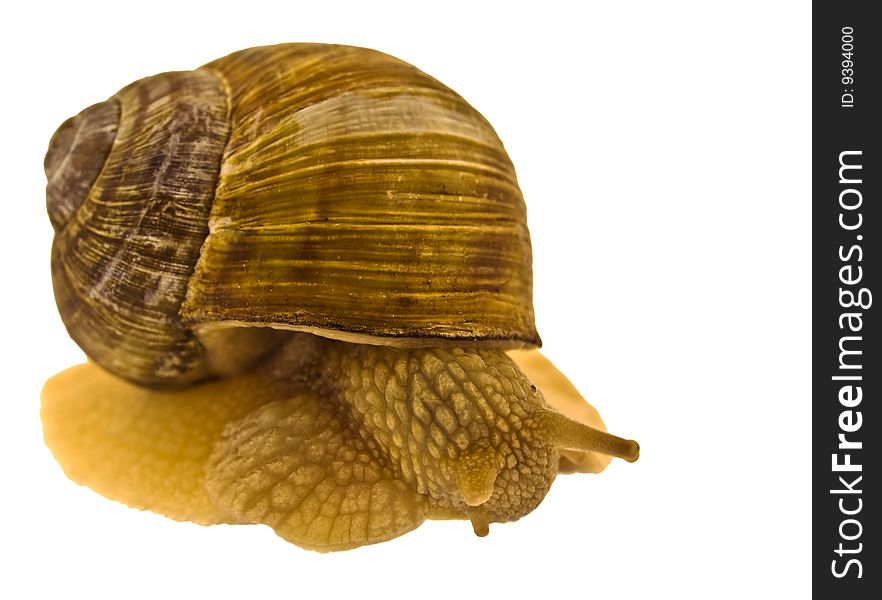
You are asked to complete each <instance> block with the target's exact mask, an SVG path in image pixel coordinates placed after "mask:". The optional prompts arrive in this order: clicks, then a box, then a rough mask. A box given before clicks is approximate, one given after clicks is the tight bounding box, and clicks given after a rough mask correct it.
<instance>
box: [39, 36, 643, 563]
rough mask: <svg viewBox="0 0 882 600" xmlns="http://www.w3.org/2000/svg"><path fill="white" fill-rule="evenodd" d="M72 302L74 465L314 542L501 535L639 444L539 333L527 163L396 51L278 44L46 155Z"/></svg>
mask: <svg viewBox="0 0 882 600" xmlns="http://www.w3.org/2000/svg"><path fill="white" fill-rule="evenodd" d="M44 166H45V171H46V176H47V188H46V198H47V209H48V213H49V218H50V221H51V223H52V226H53V228H54V231H55V237H54V241H53V245H52V255H51V263H52V280H53V286H54V291H55V297H56V301H57V305H58V309H59V313H60V315H61V318H62V321H63V322H64V325H65V327H66V328H67V331H68V333H69V334H70V336H71V338H72V339H73V340H74V341H75V342H76V343H77V344H78V345H79V346H80V347H81V348H82V350H83V351H84V352H85V354H86V355H87V357H88V358H89V361H88V362H87V363H86V364H84V365H79V366H76V367H72V368H71V369H68V370H66V371H63V372H61V373H59V374H58V375H56V376H54V377H52V378H51V379H50V380H49V381H48V382H47V383H46V385H45V387H44V389H43V393H42V409H41V416H42V420H43V427H44V438H45V441H46V443H47V445H48V446H49V448H50V450H51V451H52V452H53V454H54V456H55V457H56V459H57V460H58V462H59V463H60V464H61V466H62V468H63V469H64V471H65V472H66V474H67V475H68V476H69V477H70V478H71V479H73V480H74V481H76V482H78V483H81V484H84V485H87V486H89V487H91V488H92V489H94V490H96V491H97V492H99V493H101V494H103V495H105V496H107V497H109V498H112V499H115V500H119V501H122V502H124V503H126V504H128V505H129V506H132V507H135V508H139V509H147V510H151V511H154V512H157V513H160V514H163V515H166V516H169V517H171V518H173V519H178V520H186V521H193V522H196V523H201V524H211V523H263V524H267V525H269V526H270V527H272V528H273V529H274V530H275V531H276V533H278V534H279V535H280V536H281V537H283V538H284V539H286V540H288V541H290V542H293V543H295V544H297V545H299V546H302V547H304V548H308V549H312V550H318V551H331V550H344V549H350V548H355V547H358V546H362V545H365V544H371V543H377V542H381V541H385V540H389V539H391V538H394V537H397V536H399V535H401V534H403V533H405V532H408V531H410V530H412V529H414V528H415V527H417V526H418V525H419V524H420V523H422V522H423V521H424V520H426V519H468V520H470V521H471V523H472V526H473V529H474V531H475V533H477V534H478V535H486V534H487V532H488V529H489V526H490V524H491V523H504V522H510V521H515V520H517V519H519V518H521V517H523V516H524V515H526V514H528V513H529V512H531V511H532V510H533V509H534V508H536V506H537V505H538V504H539V503H540V502H541V501H542V499H543V498H544V497H545V494H546V493H547V492H548V490H549V488H550V486H551V483H552V482H553V480H554V478H555V477H556V475H557V474H558V473H559V472H599V471H601V470H603V468H605V467H606V465H607V464H608V463H609V461H610V460H611V457H620V458H623V459H625V460H627V461H634V460H636V459H637V457H638V454H639V447H638V445H637V443H636V442H634V441H633V440H626V439H623V438H619V437H617V436H614V435H611V434H609V433H606V431H605V427H604V425H603V422H602V421H601V420H600V417H599V415H598V414H597V412H596V411H595V410H594V409H593V408H592V407H591V406H590V405H589V404H587V402H585V401H584V399H583V398H582V397H581V396H580V395H579V393H578V392H577V391H576V390H575V388H574V387H573V386H572V384H570V383H569V381H568V380H567V379H566V378H565V377H564V376H563V375H562V374H561V373H560V372H558V371H557V370H556V369H555V368H554V367H553V365H551V363H550V362H549V361H547V359H545V358H544V357H543V356H542V355H540V354H539V353H538V351H537V350H536V348H538V347H539V346H540V344H541V342H540V338H539V336H538V334H537V332H536V327H535V322H534V313H533V305H532V258H531V245H530V237H529V232H528V229H527V224H526V214H525V210H526V209H525V205H524V201H523V197H522V194H521V191H520V189H519V187H518V183H517V180H516V177H515V172H514V168H513V166H512V164H511V161H510V160H509V158H508V155H507V154H506V152H505V149H504V148H503V146H502V143H501V142H500V140H499V138H498V136H497V135H496V133H495V132H494V130H493V128H492V127H491V126H490V124H489V123H488V122H487V121H486V120H485V119H484V117H483V116H481V115H480V114H479V113H478V112H477V111H476V110H475V109H474V108H472V107H471V106H470V105H469V104H467V103H466V102H465V101H464V100H463V99H462V98H461V97H460V96H458V95H457V94H455V93H454V92H453V91H451V90H450V89H448V88H447V87H445V86H444V85H442V84H441V83H439V82H438V81H436V80H435V79H433V78H431V77H429V76H428V75H426V74H424V73H423V72H421V71H420V70H418V69H417V68H415V67H413V66H411V65H409V64H407V63H405V62H403V61H401V60H398V59H396V58H393V57H391V56H388V55H386V54H383V53H380V52H377V51H374V50H368V49H364V48H355V47H348V46H339V45H322V44H282V45H277V46H268V47H259V48H251V49H247V50H242V51H239V52H235V53H233V54H231V55H229V56H226V57H224V58H221V59H218V60H216V61H214V62H211V63H209V64H207V65H205V66H203V67H200V68H198V69H196V70H193V71H182V72H171V73H163V74H160V75H156V76H153V77H148V78H145V79H141V80H139V81H136V82H135V83H132V84H130V85H128V86H127V87H125V88H123V89H122V90H120V91H119V92H118V93H117V94H116V95H114V96H113V97H111V98H110V99H109V100H107V101H104V102H101V103H98V104H95V105H93V106H91V107H89V108H86V109H85V110H83V111H82V112H81V113H79V114H78V115H77V116H75V117H73V118H71V119H69V120H67V121H66V122H64V123H63V124H62V125H61V127H60V128H59V129H58V131H57V132H56V133H55V135H54V136H53V138H52V140H51V141H50V144H49V149H48V151H47V154H46V158H45V163H44Z"/></svg>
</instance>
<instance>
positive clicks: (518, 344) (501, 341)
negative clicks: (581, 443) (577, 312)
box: [193, 321, 542, 350]
mask: <svg viewBox="0 0 882 600" xmlns="http://www.w3.org/2000/svg"><path fill="white" fill-rule="evenodd" d="M235 327H249V328H254V327H268V328H271V329H277V330H284V331H291V332H299V333H310V334H312V335H316V336H319V337H323V338H328V339H332V340H337V341H340V342H348V343H352V344H364V345H368V346H389V347H394V348H429V347H445V346H470V347H481V348H498V349H501V350H517V349H536V348H541V347H542V340H541V338H540V337H539V334H538V333H536V331H535V329H534V330H533V331H531V332H529V333H528V335H524V334H521V333H518V334H515V333H511V332H509V333H503V332H500V333H496V334H486V335H474V334H468V333H451V332H449V331H447V332H432V333H426V332H414V331H408V332H385V331H384V332H377V331H368V330H353V329H342V328H332V327H321V326H316V325H306V324H301V325H298V324H291V323H281V322H279V323H275V322H274V323H252V322H247V321H207V322H202V323H198V324H195V325H193V330H194V332H195V333H196V335H197V337H198V338H202V337H205V336H207V335H210V334H212V333H215V332H217V331H218V330H222V329H227V328H235Z"/></svg>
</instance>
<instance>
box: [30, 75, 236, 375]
mask: <svg viewBox="0 0 882 600" xmlns="http://www.w3.org/2000/svg"><path fill="white" fill-rule="evenodd" d="M117 104H118V105H119V112H120V117H119V128H118V131H117V132H116V139H115V141H114V142H113V148H112V151H111V152H110V153H109V155H108V156H107V159H106V161H104V163H103V168H102V169H101V173H100V175H98V176H97V178H96V179H95V182H94V184H93V185H92V186H91V188H90V189H89V190H88V191H87V193H86V194H85V198H84V199H83V201H82V203H81V206H79V209H78V210H77V211H76V213H74V214H72V217H71V218H70V220H69V221H68V222H67V224H66V225H65V226H64V227H63V229H61V230H59V231H57V233H56V237H55V241H54V243H53V249H52V270H53V282H54V286H55V294H56V301H57V303H58V307H59V312H60V313H61V315H62V319H63V320H64V323H65V325H66V326H67V329H68V332H69V333H70V335H71V337H72V338H73V339H74V341H76V342H77V343H78V344H79V345H80V347H81V348H83V350H84V351H85V352H86V354H87V355H89V356H90V357H91V358H92V359H93V360H95V361H97V362H98V363H99V364H101V365H102V366H103V367H105V368H106V369H108V370H109V371H111V372H114V373H116V374H118V375H122V376H124V377H126V378H128V379H130V380H134V381H136V382H138V383H142V384H146V385H168V384H173V385H179V384H181V383H187V382H190V381H195V380H198V379H202V378H204V377H206V376H207V375H208V365H207V364H206V360H205V359H204V357H203V356H202V355H203V354H204V350H203V348H202V346H201V344H200V343H199V341H198V340H196V339H195V337H194V336H193V334H192V333H191V332H190V331H188V330H187V329H186V328H184V327H183V326H182V325H181V323H180V319H179V318H178V317H177V315H178V311H179V309H180V305H181V302H182V300H183V298H184V295H185V293H186V289H187V283H188V281H189V278H190V275H191V274H192V272H193V267H194V265H195V264H196V259H197V257H198V255H199V249H200V247H201V246H202V243H203V241H204V240H205V236H206V235H207V234H208V225H207V221H208V214H209V211H210V209H211V201H212V199H213V197H214V189H215V186H216V184H217V175H218V170H219V169H220V162H221V156H222V153H223V148H224V145H225V143H226V140H227V136H228V133H229V125H228V115H227V96H226V91H225V88H224V85H223V84H222V82H221V81H220V80H219V79H218V78H217V77H216V76H214V75H212V74H210V73H207V72H197V71H191V72H177V73H164V74H161V75H157V76H154V77H150V78H148V79H143V80H141V81H138V82H136V83H134V84H132V85H130V86H128V87H126V88H124V89H123V90H121V91H120V92H119V93H118V94H117V95H116V96H114V98H113V99H112V100H111V101H109V102H107V103H104V104H103V105H99V106H116V105H117ZM87 110H88V109H87ZM87 116H88V115H87ZM79 118H80V117H77V119H79ZM87 122H88V121H87ZM67 136H68V134H67V133H66V132H65V126H64V125H63V126H62V130H61V131H60V132H59V134H57V135H56V143H53V145H52V147H50V150H49V154H48V155H47V159H46V163H47V165H48V167H51V166H52V165H54V164H55V163H56V162H57V159H56V158H54V155H55V154H57V152H56V151H55V150H54V149H53V148H54V147H55V146H58V145H59V144H60V143H61V142H57V140H59V139H60V140H61V141H63V140H64V138H65V137H67ZM51 186H52V181H51V180H50V188H49V190H50V192H51V189H52V187H51ZM49 203H50V212H51V206H52V205H53V204H54V205H57V206H60V207H66V206H68V205H69V204H72V203H73V200H65V201H53V196H52V195H51V194H50V195H49ZM64 212H66V211H64ZM56 213H57V214H63V211H61V210H57V211H56Z"/></svg>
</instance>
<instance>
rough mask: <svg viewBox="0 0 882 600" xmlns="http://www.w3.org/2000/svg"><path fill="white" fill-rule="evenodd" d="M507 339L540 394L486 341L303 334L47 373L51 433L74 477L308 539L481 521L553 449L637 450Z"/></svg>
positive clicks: (504, 512) (498, 509) (361, 540)
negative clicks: (138, 382) (222, 363)
mask: <svg viewBox="0 0 882 600" xmlns="http://www.w3.org/2000/svg"><path fill="white" fill-rule="evenodd" d="M515 357H516V358H517V360H518V362H519V363H520V364H522V365H524V366H525V368H526V370H527V372H529V373H530V374H531V375H532V376H533V378H535V379H539V380H544V381H546V382H547V384H548V389H549V394H548V398H547V399H546V398H545V397H544V396H543V393H542V391H541V390H540V389H536V388H535V386H533V385H531V384H530V381H529V379H528V378H527V376H526V375H525V374H524V372H523V371H522V370H521V369H520V368H519V367H518V363H516V362H514V361H513V360H512V358H510V357H509V356H508V355H506V354H505V353H502V352H500V351H497V350H492V349H475V348H466V349H464V348H459V347H454V348H424V349H393V348H380V347H377V346H366V345H358V344H348V343H342V342H335V341H331V340H325V339H322V338H318V337H315V336H310V335H306V334H301V335H300V336H294V337H292V338H291V339H290V341H288V342H287V343H286V344H285V345H284V346H283V347H282V348H280V349H279V351H278V352H277V353H275V354H274V355H273V356H272V357H271V358H270V359H268V360H267V361H264V362H263V363H262V364H260V365H258V366H257V367H255V368H254V369H252V370H250V371H247V372H245V373H242V374H239V375H236V376H233V377H230V378H226V379H223V380H219V381H215V382H209V383H205V384H201V385H198V386H193V387H190V388H188V389H185V390H179V391H162V390H151V389H148V388H144V387H138V386H134V385H132V384H131V383H127V382H125V381H123V380H121V379H119V378H116V377H114V376H112V375H110V374H108V373H107V372H105V371H103V370H102V369H100V368H99V367H97V366H95V365H93V364H87V365H81V366H78V367H74V368H72V369H69V370H68V371H65V372H62V373H60V374H59V375H56V376H55V377H54V378H52V379H50V380H49V382H47V384H46V387H45V388H44V390H43V408H42V418H43V423H44V435H45V439H46V443H47V445H48V446H49V447H50V448H51V449H52V451H53V453H54V454H55V457H56V458H57V460H58V461H59V463H60V464H61V465H62V466H63V467H64V469H65V472H66V473H67V474H68V476H70V477H71V478H72V479H74V480H75V481H78V482H80V483H82V484H84V485H88V486H89V487H91V488H93V489H94V490H96V491H98V492H99V493H102V494H104V495H105V496H107V497H109V498H112V499H115V500H120V501H122V502H125V503H126V504H128V505H130V506H133V507H136V508H142V509H149V510H152V511H155V512H159V513H161V514H165V515H167V516H169V517H172V518H174V519H178V520H189V521H193V522H197V523H202V524H211V523H265V524H267V525H269V526H271V527H272V528H273V529H274V530H275V531H276V533H278V534H279V535H280V536H282V537H283V538H285V539H287V540H289V541H291V542H293V543H295V544H297V545H300V546H302V547H304V548H309V549H313V550H319V551H331V550H344V549H349V548H354V547H358V546H361V545H364V544H371V543H376V542H381V541H385V540H388V539H391V538H394V537H397V536H399V535H401V534H403V533H406V532H408V531H410V530H412V529H414V528H416V527H417V526H419V524H420V523H422V522H423V521H424V520H425V519H427V518H436V519H451V518H454V519H456V518H459V519H463V518H467V519H470V520H471V521H472V524H473V527H474V530H475V532H476V533H477V534H478V535H486V533H487V532H488V527H489V524H490V523H494V522H507V521H514V520H517V519H519V518H520V517H522V516H524V515H525V514H527V513H529V512H530V511H531V510H533V509H534V508H535V507H536V506H537V505H538V504H539V502H541V501H542V499H543V498H544V496H545V494H546V493H547V491H548V489H549V487H550V486H551V483H552V482H553V480H554V478H555V475H556V474H557V472H558V468H559V465H564V464H566V465H567V466H568V470H570V471H581V472H599V471H601V470H603V468H605V467H606V465H607V464H608V463H609V460H610V455H618V456H621V457H623V458H626V459H628V460H636V458H637V454H638V448H637V445H636V443H634V442H632V441H628V440H622V439H620V438H617V437H615V436H611V435H609V434H605V433H603V428H604V427H603V423H602V421H601V420H600V418H599V416H598V415H597V413H596V411H594V410H593V409H592V408H591V407H590V406H589V405H588V404H587V403H585V401H584V400H583V399H581V398H580V397H579V396H578V394H576V395H573V393H572V392H571V391H570V388H571V386H570V384H569V382H567V381H566V378H564V377H563V376H562V375H561V374H560V373H559V372H557V371H556V370H555V369H554V368H553V367H552V366H551V364H550V363H548V362H547V361H546V360H544V359H543V358H542V357H541V356H540V355H539V354H538V352H535V351H532V352H529V353H524V354H520V355H515ZM561 390H563V391H564V392H563V393H560V391H561ZM561 413H568V414H569V415H570V416H571V417H572V419H568V418H567V417H564V416H563V414H561ZM565 448H571V449H570V450H566V449H565ZM592 449H599V450H601V452H596V451H594V450H592ZM562 454H566V456H567V458H566V460H562V457H561V455H562Z"/></svg>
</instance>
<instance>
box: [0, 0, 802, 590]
mask: <svg viewBox="0 0 882 600" xmlns="http://www.w3.org/2000/svg"><path fill="white" fill-rule="evenodd" d="M23 5H24V3H14V4H13V5H11V6H16V8H9V7H5V8H4V15H3V19H2V20H3V23H2V25H0V27H2V36H0V44H2V53H0V57H2V61H3V63H2V70H3V80H4V84H3V86H2V94H0V102H2V112H0V115H2V119H3V129H2V138H0V152H2V157H0V159H2V160H0V165H2V177H3V183H4V186H3V197H4V198H3V202H2V210H3V216H2V221H0V222H2V235H0V242H2V245H3V247H2V257H3V278H2V303H3V306H2V308H3V310H2V315H3V318H4V321H5V325H4V332H5V334H4V336H3V340H4V343H3V345H2V347H3V350H2V352H3V362H2V364H3V368H2V373H3V377H4V379H5V381H6V384H5V385H4V386H3V391H2V396H3V397H2V399H0V401H2V406H3V411H4V413H3V416H2V419H0V430H2V435H0V444H2V453H0V460H2V469H0V473H2V479H0V507H2V512H0V515H2V519H3V525H2V533H0V552H2V562H0V565H2V566H0V572H2V573H3V574H2V578H0V596H2V597H5V598H21V597H61V596H62V595H64V597H68V598H79V597H86V596H89V597H98V598H110V597H116V596H120V595H124V596H127V597H132V598H164V597H170V598H172V597H215V598H244V597H250V598H270V597H273V598H287V597H290V598H299V597H303V598H310V597H316V596H317V595H324V596H325V597H343V596H344V595H346V596H348V597H357V598H370V597H375V596H380V595H382V596H383V597H389V598H394V597H411V598H436V597H437V598H442V597H447V598H453V597H469V598H489V597H509V598H512V597H515V598H517V597H525V598H536V597H539V595H540V594H542V595H545V594H547V595H548V597H567V598H654V597H669V596H670V597H678V598H706V597H714V598H743V597H745V596H747V595H751V596H755V597H786V598H801V597H807V595H808V594H809V592H810V581H809V575H810V572H809V552H810V533H811V524H810V516H811V503H810V498H809V484H810V481H811V479H810V471H809V440H810V431H809V430H810V424H811V417H810V384H809V372H810V357H811V349H810V334H811V327H810V315H811V299H810V283H811V272H810V257H811V251H810V241H811V233H810V225H811V221H810V212H809V211H810V192H811V189H810V183H809V175H810V171H809V169H810V150H811V96H810V84H811V74H810V57H811V51H810V41H811V35H810V26H811V14H810V7H809V3H806V2H787V3H772V2H738V3H731V4H726V5H724V4H722V3H709V2H676V3H672V2H597V3H591V2H581V3H575V2H573V3H571V4H570V3H568V4H564V3H555V2H549V1H545V2H541V3H537V4H535V5H533V6H531V7H530V8H524V7H520V6H518V5H517V4H516V3H513V2H509V3H505V4H503V3H498V4H495V5H491V3H486V2H481V3H479V2H477V1H472V2H467V3H458V2H449V1H445V2H433V3H417V2H403V3H382V2H360V3H355V2H353V3H348V4H342V3H333V2H318V1H314V2H308V3H306V2H296V3H295V2H284V3H279V4H275V5H273V4H269V3H264V2H259V1H257V0H241V1H240V2H236V3H231V4H229V5H227V4H225V3H221V2H212V3H210V4H209V5H206V6H203V7H197V6H196V5H195V4H190V3H185V2H183V1H178V2H172V3H165V2H139V3H137V4H131V5H129V4H128V3H124V2H117V3H114V4H112V5H108V6H107V7H104V8H100V7H97V6H86V3H82V2H77V3H73V2H70V3H65V4H64V5H61V6H55V7H53V6H37V5H36V4H28V6H29V8H21V7H22V6H23ZM286 41H320V42H336V43H348V44H355V45H362V46H368V47H373V48H377V49H379V50H383V51H385V52H387V53H390V54H393V55H395V56H398V57H400V58H402V59H404V60H407V61H408V62H411V63H413V64H415V65H417V66H418V67H420V68H421V69H423V70H424V71H426V72H428V73H430V74H431V75H433V76H435V77H436V78H438V79H440V80H441V81H443V82H444V83H446V84H447V85H449V86H450V87H452V88H453V89H455V90H457V91H458V92H459V93H460V94H462V95H463V96H464V97H465V98H466V99H467V100H469V101H470V102H471V103H472V104H473V105H474V106H475V107H476V108H477V109H478V110H480V111H481V112H482V113H483V114H484V115H485V116H486V117H487V118H488V119H489V120H490V122H491V123H493V125H494V126H495V128H496V129H497V131H498V133H499V135H500V137H501V138H502V140H503V141H504V143H505V145H506V147H507V149H508V151H509V153H510V155H511V157H512V160H513V161H514V164H515V166H516V167H517V170H518V176H519V180H520V183H521V187H522V189H523V192H524V196H525V198H526V201H527V207H528V214H529V225H530V230H531V233H532V238H533V252H534V257H535V264H534V273H535V306H536V312H537V321H538V327H539V332H540V334H541V335H542V337H543V339H544V342H545V351H546V354H547V355H548V356H549V357H551V358H552V359H553V360H554V361H555V362H556V363H557V365H558V366H559V367H560V368H561V369H562V370H563V371H564V372H565V373H567V374H568V375H569V377H570V378H571V379H572V380H573V381H574V382H575V383H576V385H577V386H578V387H579V388H580V389H581V390H583V391H584V393H585V394H586V396H587V397H588V398H589V399H590V400H591V401H593V402H594V403H595V405H596V406H597V407H598V408H599V409H600V411H601V413H602V414H603V416H604V418H605V420H606V422H607V424H608V425H609V427H610V429H611V430H613V431H615V432H617V433H619V434H621V435H624V436H627V437H633V438H635V439H637V440H639V441H640V443H641V446H642V456H641V459H640V461H639V462H637V463H635V464H633V465H629V464H626V463H623V462H621V461H616V462H614V463H613V464H612V466H611V467H610V468H609V469H608V470H607V471H606V472H605V473H603V474H602V475H600V476H587V475H584V476H568V477H560V478H558V481H557V482H556V483H555V484H554V486H553V487H552V490H551V492H550V493H549V495H548V497H547V498H546V500H545V501H544V502H543V504H542V505H541V506H540V507H539V508H538V509H537V510H536V511H535V512H534V513H532V514H530V515H528V516H527V517H525V518H524V519H523V520H521V521H519V522H518V523H514V524H508V525H495V526H493V527H492V528H491V533H490V535H489V537H487V538H484V539H479V538H477V537H475V536H474V535H473V534H472V532H471V527H470V525H469V523H468V522H428V523H426V524H425V525H423V526H422V527H420V528H419V529H418V530H417V531H415V532H413V533H410V534H408V535H405V536H404V537H401V538H399V539H397V540H394V541H392V542H388V543H384V544H380V545H377V546H372V547H367V548H362V549H359V550H355V551H351V552H345V553H337V554H331V555H319V554H316V553H312V552H307V551H304V550H301V549H299V548H297V547H295V546H292V545H289V544H286V543H285V542H283V541H282V540H281V539H279V538H277V537H276V536H275V535H274V534H273V533H272V532H271V531H270V530H269V529H268V528H265V527H259V526H251V527H241V526H240V527H233V526H218V527H212V528H203V527H199V526H196V525H191V524H181V523H175V522H172V521H170V520H167V519H165V518H162V517H159V516H156V515H153V514H150V513H144V512H137V511H134V510H131V509H128V508H126V507H124V506H122V505H120V504H117V503H114V502H111V501H108V500H105V499H103V498H101V497H99V496H98V495H96V494H94V493H93V492H91V491H89V490H87V489H85V488H81V487H79V486H77V485H75V484H73V483H71V482H70V481H69V480H67V479H66V478H65V476H64V475H63V474H62V472H61V470H60V468H59V467H58V466H57V465H56V463H55V462H54V460H53V459H52V457H51V455H50V453H49V452H48V450H47V449H46V448H45V447H44V446H43V443H42V437H41V430H40V423H39V399H38V398H39V391H40V387H41V385H42V383H43V381H44V380H45V379H46V378H47V377H49V376H50V375H52V374H53V373H55V372H57V371H59V370H61V369H63V368H65V367H67V366H70V365H72V364H75V363H77V362H80V361H82V359H83V357H82V354H81V353H80V351H79V350H78V349H77V348H76V346H75V345H74V344H73V343H72V342H71V341H70V340H69V338H68V337H67V335H66V333H65V331H64V328H63V326H62V324H61V322H60V320H59V318H58V316H57V313H56V310H55V307H54V302H53V299H52V293H51V283H50V276H49V246H50V242H51V236H52V229H51V227H50V225H49V221H48V219H47V218H46V216H45V209H44V202H45V195H44V189H43V188H44V186H45V178H44V176H43V173H42V161H43V154H44V152H45V149H46V145H47V142H48V140H49V138H50V136H51V135H52V133H53V131H54V130H55V128H56V127H57V126H58V125H59V124H60V123H61V122H62V121H63V120H64V119H65V118H67V117H68V116H71V115H73V114H76V113H77V112H78V111H79V110H81V109H82V108H84V107H85V106H87V105H89V104H92V103H94V102H97V101H100V100H103V99H105V98H106V97H108V96H110V95H112V94H113V93H114V92H116V90H117V89H119V88H120V87H122V86H123V85H125V84H128V83H129V82H130V81H133V80H135V79H138V78H140V77H143V76H147V75H151V74H154V73H157V72H161V71H167V70H180V69H189V68H195V67H197V66H199V65H200V64H203V63H205V62H207V61H209V60H211V59H214V58H217V57H219V56H222V55H225V54H227V53H229V52H232V51H234V50H238V49H241V48H245V47H249V46H254V45H262V44H269V43H277V42H286Z"/></svg>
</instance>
